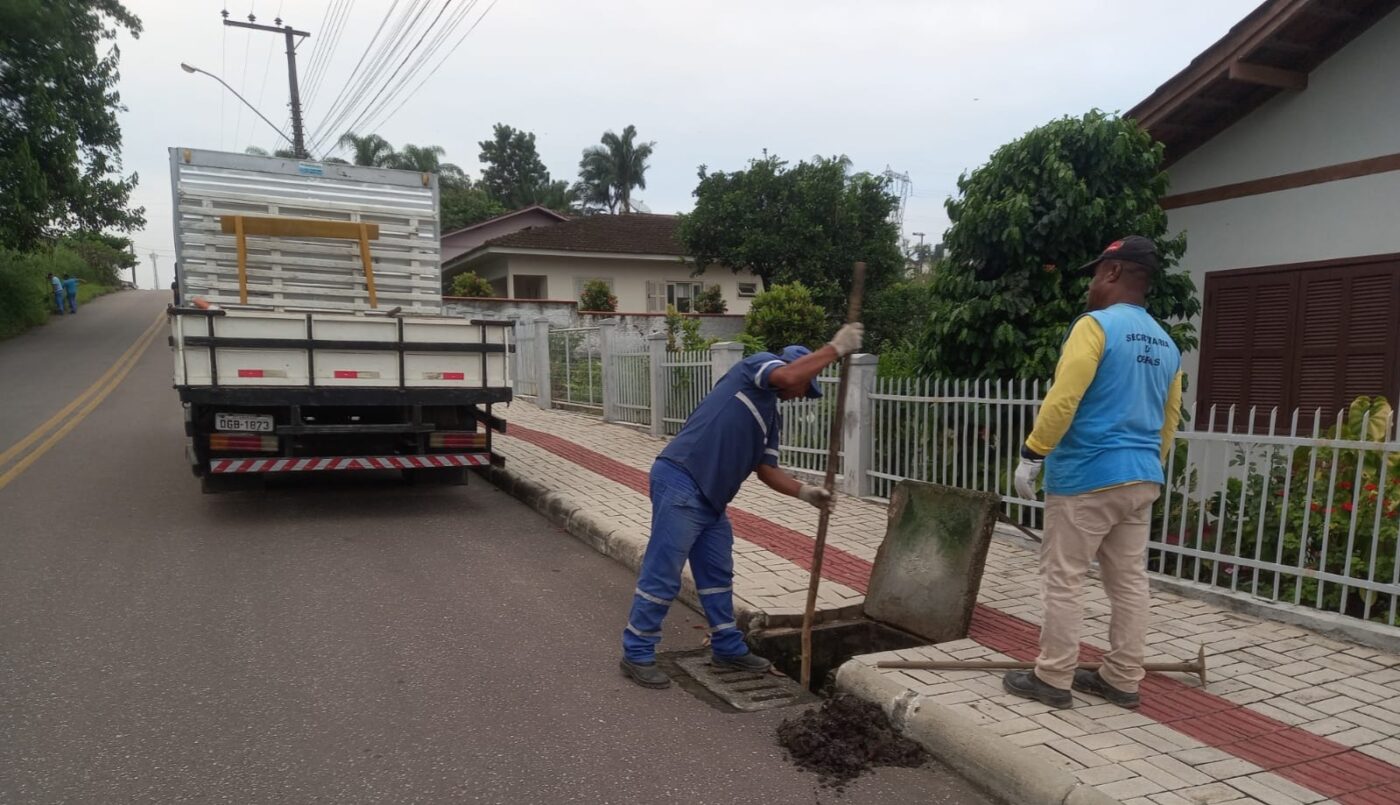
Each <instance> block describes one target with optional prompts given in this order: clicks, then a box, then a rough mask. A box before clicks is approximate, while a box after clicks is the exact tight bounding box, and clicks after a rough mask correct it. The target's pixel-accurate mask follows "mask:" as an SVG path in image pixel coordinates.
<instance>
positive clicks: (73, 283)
mask: <svg viewBox="0 0 1400 805" xmlns="http://www.w3.org/2000/svg"><path fill="white" fill-rule="evenodd" d="M80 282H82V280H80V279H78V278H77V277H75V276H73V275H72V274H65V275H63V296H64V298H65V299H67V300H68V312H69V313H77V312H78V283H80Z"/></svg>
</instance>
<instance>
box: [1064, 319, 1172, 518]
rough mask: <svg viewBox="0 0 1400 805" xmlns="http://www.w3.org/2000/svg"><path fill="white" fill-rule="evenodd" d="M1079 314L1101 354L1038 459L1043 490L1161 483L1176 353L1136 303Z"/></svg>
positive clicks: (1067, 491)
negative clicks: (1088, 320)
mask: <svg viewBox="0 0 1400 805" xmlns="http://www.w3.org/2000/svg"><path fill="white" fill-rule="evenodd" d="M1084 315H1086V316H1092V317H1093V318H1094V321H1096V322H1098V323H1099V326H1100V327H1102V328H1103V333H1104V348H1103V356H1102V357H1101V358H1100V359H1099V368H1098V371H1097V372H1096V373H1095V374H1094V380H1093V382H1092V383H1090V384H1089V388H1088V390H1086V391H1085V392H1084V397H1083V399H1081V400H1080V401H1079V408H1078V409H1077V410H1076V411H1075V413H1074V419H1073V421H1071V422H1070V426H1069V430H1068V431H1066V432H1065V435H1064V438H1063V439H1061V440H1060V443H1059V445H1058V446H1057V447H1056V448H1055V449H1054V450H1053V451H1052V452H1051V453H1050V455H1049V456H1047V457H1046V458H1045V491H1046V493H1047V494H1051V495H1078V494H1081V493H1084V492H1091V491H1093V490H1096V489H1103V488H1105V487H1110V486H1117V485H1120V484H1126V483H1133V482H1135V481H1148V482H1152V483H1158V484H1160V483H1163V481H1164V478H1163V474H1162V457H1161V446H1162V435H1161V434H1162V422H1163V420H1164V418H1165V416H1166V404H1167V392H1168V391H1169V390H1170V388H1171V383H1172V379H1173V378H1174V377H1176V373H1177V371H1178V370H1179V369H1180V368H1181V352H1180V350H1178V349H1177V348H1176V344H1175V343H1173V342H1172V340H1171V337H1170V336H1168V335H1167V331H1166V330H1163V329H1162V325H1160V324H1158V323H1157V320H1156V319H1154V318H1152V316H1150V315H1149V314H1148V313H1147V311H1146V310H1144V309H1142V308H1140V307H1138V306H1137V305H1127V304H1118V305H1112V306H1110V307H1108V308H1105V309H1104V310H1095V311H1092V312H1090V313H1086V314H1084ZM1070 329H1071V330H1073V326H1071V328H1070Z"/></svg>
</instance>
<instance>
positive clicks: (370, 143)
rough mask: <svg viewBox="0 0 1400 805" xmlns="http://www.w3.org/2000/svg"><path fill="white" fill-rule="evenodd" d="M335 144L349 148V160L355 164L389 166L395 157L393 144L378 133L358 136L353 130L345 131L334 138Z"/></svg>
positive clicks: (375, 166) (378, 166) (373, 166)
mask: <svg viewBox="0 0 1400 805" xmlns="http://www.w3.org/2000/svg"><path fill="white" fill-rule="evenodd" d="M336 145H338V146H340V147H341V148H349V149H350V154H351V156H350V161H351V162H353V163H355V164H356V165H366V166H368V167H372V168H383V167H387V166H389V163H391V162H393V161H394V157H395V154H394V146H392V145H390V144H389V141H388V140H386V139H384V138H383V137H380V136H379V135H378V134H366V135H364V136H360V135H358V134H356V133H355V132H353V131H347V132H345V133H344V134H342V135H340V139H339V140H336Z"/></svg>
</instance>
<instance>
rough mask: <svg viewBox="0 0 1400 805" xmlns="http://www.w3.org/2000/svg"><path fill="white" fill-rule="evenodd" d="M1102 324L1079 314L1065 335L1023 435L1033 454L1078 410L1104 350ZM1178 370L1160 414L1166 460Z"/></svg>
mask: <svg viewBox="0 0 1400 805" xmlns="http://www.w3.org/2000/svg"><path fill="white" fill-rule="evenodd" d="M1104 344H1105V339H1104V332H1103V327H1101V326H1100V325H1099V323H1098V322H1097V321H1095V320H1094V318H1093V317H1092V316H1081V317H1080V319H1079V321H1078V322H1076V323H1075V325H1074V328H1073V329H1072V330H1070V333H1069V338H1067V339H1065V344H1064V347H1063V349H1062V350H1061V352H1060V361H1059V363H1058V364H1056V366H1055V383H1054V385H1052V386H1051V387H1050V392H1049V393H1048V394H1046V395H1045V402H1044V403H1042V404H1041V407H1040V414H1039V415H1038V416H1036V418H1035V428H1034V429H1033V430H1032V431H1031V435H1030V436H1029V437H1027V438H1026V447H1028V448H1029V449H1030V450H1031V451H1032V452H1034V453H1036V454H1037V455H1041V456H1045V455H1049V454H1050V452H1051V451H1053V450H1054V449H1055V447H1056V445H1058V444H1059V443H1060V440H1061V439H1063V438H1064V435H1065V432H1066V431H1068V430H1069V426H1070V423H1071V422H1073V421H1074V414H1075V412H1076V411H1077V410H1079V401H1080V400H1082V399H1083V398H1084V392H1086V391H1087V390H1088V389H1089V384H1090V383H1093V382H1094V375H1096V374H1097V373H1098V370H1099V361H1100V359H1102V358H1103V351H1104ZM1181 385H1182V380H1181V372H1177V373H1176V376H1175V377H1173V378H1172V382H1171V386H1170V388H1169V389H1168V391H1167V401H1166V408H1165V410H1163V412H1162V414H1163V417H1162V431H1161V438H1162V448H1161V449H1162V460H1163V461H1166V459H1167V451H1169V450H1170V449H1171V444H1172V441H1173V440H1174V439H1175V438H1176V429H1177V426H1178V425H1180V424H1181Z"/></svg>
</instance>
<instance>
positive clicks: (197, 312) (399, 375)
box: [170, 148, 513, 491]
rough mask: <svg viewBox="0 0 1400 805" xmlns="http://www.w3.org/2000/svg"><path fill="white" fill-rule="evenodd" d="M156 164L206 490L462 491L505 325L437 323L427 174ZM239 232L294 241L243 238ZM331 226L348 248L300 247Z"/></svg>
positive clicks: (482, 435) (185, 396)
mask: <svg viewBox="0 0 1400 805" xmlns="http://www.w3.org/2000/svg"><path fill="white" fill-rule="evenodd" d="M170 156H171V177H172V192H173V195H174V207H175V243H176V256H177V258H176V259H177V261H178V263H177V268H176V278H177V289H176V300H177V301H176V304H175V305H173V306H172V307H171V308H170V328H171V338H170V343H171V346H172V349H173V351H174V359H175V367H174V368H175V371H174V381H175V388H176V389H177V390H178V391H179V393H180V398H181V401H182V402H183V403H184V405H185V412H186V414H185V417H186V433H187V435H188V436H189V440H188V443H187V448H188V453H189V456H190V461H191V464H192V466H193V469H194V472H195V475H197V476H199V477H200V478H201V479H202V482H203V483H204V488H205V489H206V491H217V490H218V489H219V488H224V484H223V482H227V481H230V480H233V479H232V478H230V476H234V475H238V476H248V475H254V476H257V477H259V478H260V477H262V476H263V475H264V474H267V473H275V472H304V471H314V470H363V469H401V470H404V471H405V473H406V474H411V475H412V476H413V477H418V476H420V475H431V476H433V477H436V476H445V477H447V478H449V479H453V480H456V481H459V482H464V481H465V478H466V475H465V468H467V467H471V466H480V465H484V464H487V463H490V462H491V461H492V459H493V456H492V455H491V453H490V446H491V431H492V430H496V431H504V429H505V423H504V422H502V421H501V420H500V419H498V418H497V417H495V416H494V415H493V414H492V413H491V406H492V405H493V404H497V403H502V402H509V401H510V399H511V378H510V361H509V360H508V355H509V352H510V351H511V349H512V348H513V347H512V344H511V338H510V336H511V333H512V332H513V330H512V323H511V322H498V321H475V320H472V321H469V320H467V319H463V318H457V317H448V316H443V315H441V303H442V294H441V284H440V282H441V281H440V274H441V272H440V266H439V263H438V257H439V249H438V212H437V178H436V177H435V176H432V175H430V174H419V173H416V172H409V171H395V170H385V169H380V168H361V167H356V166H350V165H334V164H324V163H311V162H306V161H299V160H288V159H276V158H268V157H256V156H249V155H245V154H225V153H219V152H212V151H198V150H194V149H183V148H172V149H170ZM235 216H241V218H239V219H238V222H237V223H236V224H235V223H234V221H235V218H234V217H235ZM327 221H330V222H337V223H336V224H334V225H327V224H325V223H322V222H327ZM255 224H256V225H258V226H261V227H262V228H263V229H264V230H266V231H268V232H273V231H276V232H283V231H295V232H297V233H298V234H297V235H292V236H289V235H285V234H283V235H276V236H274V235H257V234H250V228H251V229H252V231H257V227H256V226H255ZM347 224H348V225H351V226H348V227H347ZM361 224H365V225H367V226H372V227H377V232H378V237H377V238H374V239H372V240H371V239H369V238H368V237H366V235H365V232H367V231H369V229H368V228H365V229H362V228H361V227H360V225H361ZM234 227H236V232H237V233H242V237H243V248H242V258H241V261H240V254H239V252H240V249H239V235H238V234H234V233H231V232H230V229H231V228H234ZM287 227H291V229H287ZM347 228H348V229H350V230H354V231H356V232H358V233H359V234H358V236H357V237H359V238H362V240H346V239H345V236H344V235H343V234H329V235H325V236H309V237H303V236H301V234H300V233H304V232H308V231H315V232H321V231H322V230H326V231H330V230H334V231H335V232H337V233H339V232H342V231H344V230H346V229H347ZM240 262H241V266H240ZM366 263H368V264H369V265H370V266H371V269H370V271H366ZM371 276H372V282H371ZM245 300H246V301H245ZM215 481H219V482H220V483H218V484H216V483H214V482H215Z"/></svg>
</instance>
